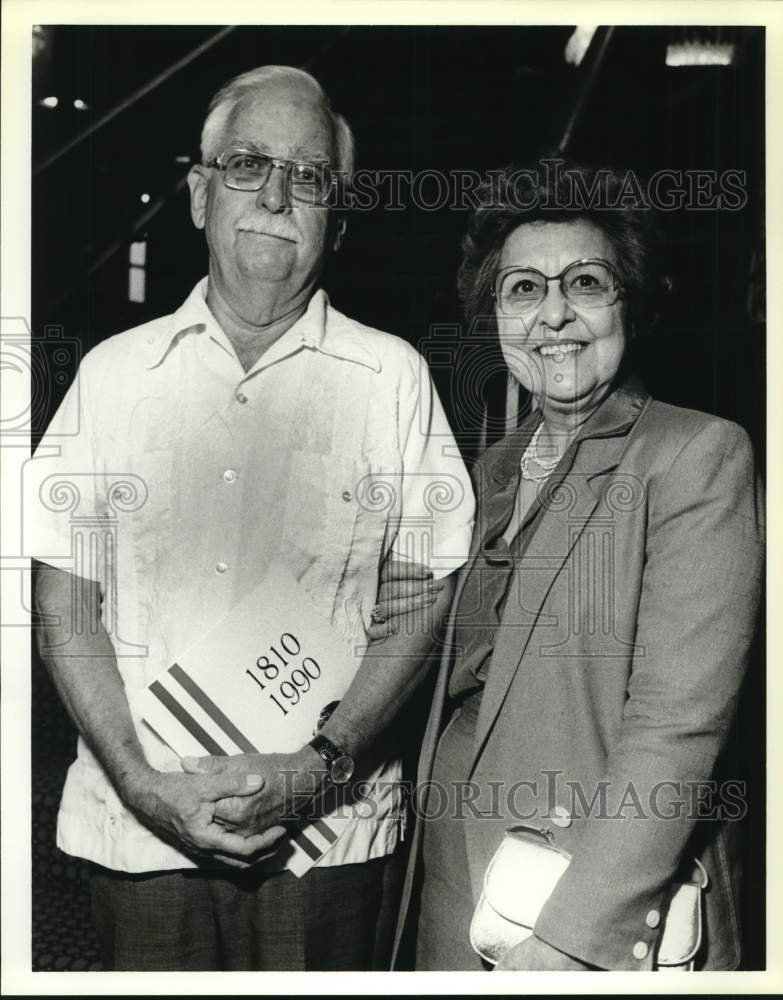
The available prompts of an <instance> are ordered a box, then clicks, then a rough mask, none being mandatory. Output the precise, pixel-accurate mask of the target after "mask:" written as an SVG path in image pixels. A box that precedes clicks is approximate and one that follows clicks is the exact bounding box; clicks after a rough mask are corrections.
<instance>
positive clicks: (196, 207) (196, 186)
mask: <svg viewBox="0 0 783 1000" xmlns="http://www.w3.org/2000/svg"><path fill="white" fill-rule="evenodd" d="M208 185H209V174H208V173H207V168H206V167H203V166H202V165H201V164H200V163H196V164H194V166H192V167H191V168H190V171H189V172H188V187H189V188H190V217H191V219H193V225H194V226H195V227H196V229H203V228H204V225H205V222H206V217H207V189H208Z"/></svg>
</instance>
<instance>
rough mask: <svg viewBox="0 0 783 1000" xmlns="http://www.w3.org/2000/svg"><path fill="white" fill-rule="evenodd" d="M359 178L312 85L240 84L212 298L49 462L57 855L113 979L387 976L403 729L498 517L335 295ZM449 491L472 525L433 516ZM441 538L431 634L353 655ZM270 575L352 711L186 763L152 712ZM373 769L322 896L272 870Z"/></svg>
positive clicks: (161, 336) (234, 95) (95, 355)
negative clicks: (81, 864) (331, 271)
mask: <svg viewBox="0 0 783 1000" xmlns="http://www.w3.org/2000/svg"><path fill="white" fill-rule="evenodd" d="M351 166H352V139H351V133H350V130H349V128H348V126H347V124H346V122H345V121H344V119H342V118H341V117H340V116H338V115H336V114H334V113H333V112H332V110H331V108H330V105H329V103H328V101H327V99H326V96H325V95H324V93H323V91H322V89H321V87H320V85H319V84H318V83H317V82H316V81H315V80H314V79H313V78H312V77H311V76H310V75H309V74H307V73H304V72H302V71H300V70H296V69H292V68H290V67H273V66H268V67H261V68H260V69H256V70H253V71H251V72H249V73H245V74H244V75H242V76H240V77H238V78H236V79H235V80H233V81H231V82H230V83H228V84H227V85H226V86H225V87H224V88H223V89H222V90H221V91H220V92H219V93H218V94H217V95H216V97H215V98H214V99H213V101H212V104H211V106H210V109H209V112H208V115H207V118H206V121H205V123H204V128H203V133H202V163H201V164H199V165H197V166H194V167H193V168H192V170H191V172H190V176H189V184H190V193H191V214H192V218H193V222H194V223H195V225H196V227H197V228H199V229H203V230H205V233H206V239H207V244H208V246H209V275H208V278H205V279H204V280H202V281H201V282H199V284H198V285H196V287H195V288H194V290H193V291H192V293H191V294H190V296H189V297H188V299H187V300H186V301H185V303H184V304H183V305H182V306H181V308H180V309H179V310H178V311H177V312H175V313H174V314H173V315H171V316H166V317H163V318H161V319H157V320H154V321H152V322H150V323H147V324H145V325H143V326H141V327H138V328H136V329H133V330H129V331H127V332H125V333H122V334H119V335H118V336H115V337H110V338H109V339H108V340H106V341H104V342H103V343H101V344H100V345H99V346H98V347H97V348H95V349H94V350H93V351H92V352H90V354H88V355H87V357H86V358H85V359H84V361H83V363H82V366H81V369H80V373H79V377H78V379H77V383H75V384H74V386H73V387H72V388H71V390H70V391H69V393H68V395H67V397H66V399H65V401H64V402H63V404H62V406H61V408H60V410H59V411H58V413H57V415H56V416H55V418H54V420H53V422H52V424H51V425H50V427H49V430H48V432H47V435H46V437H45V439H44V441H43V442H42V445H41V446H40V448H39V450H38V452H37V453H36V458H35V461H34V462H33V463H32V466H33V467H34V470H35V474H36V477H37V480H38V483H39V486H38V488H37V489H36V490H34V491H32V493H31V495H33V496H35V497H36V501H37V502H38V498H41V499H40V502H38V509H37V510H36V511H35V515H36V516H35V522H36V528H35V546H34V553H33V554H34V556H35V557H36V560H37V561H38V563H39V571H38V581H37V588H36V594H37V606H38V609H39V611H40V612H41V614H42V615H43V616H44V617H43V620H44V622H45V623H46V624H45V626H44V627H43V629H42V633H43V635H42V639H41V646H42V652H43V654H44V658H45V660H46V662H47V663H48V665H49V668H50V671H51V674H52V677H53V679H54V682H55V684H56V686H57V688H58V690H59V692H60V695H61V697H62V698H63V701H64V703H65V705H66V706H67V708H68V710H69V712H70V714H71V716H72V717H73V719H74V721H75V723H76V725H77V727H78V729H79V733H80V740H79V749H78V757H77V760H76V761H75V762H74V763H73V765H72V766H71V768H70V771H69V773H68V778H67V781H66V786H65V790H64V793H63V799H62V804H61V808H60V814H59V819H58V843H59V845H60V847H61V848H62V849H63V850H65V851H67V852H68V853H70V854H73V855H76V856H79V857H82V858H86V859H88V860H89V861H91V862H93V869H92V871H93V875H92V879H91V883H92V892H93V904H94V912H95V915H96V920H97V923H98V928H99V933H100V938H101V941H102V944H103V950H104V954H105V962H106V965H107V967H108V968H114V969H175V970H185V969H215V968H227V969H367V968H382V967H384V966H385V964H386V962H387V956H388V949H389V945H390V932H391V929H392V926H393V922H394V918H395V913H394V910H395V906H396V885H397V881H396V874H397V870H398V865H396V864H395V852H396V851H397V847H398V843H399V841H400V839H401V836H402V832H403V826H404V812H403V811H404V805H403V803H402V802H401V796H400V794H399V788H398V787H396V785H395V781H396V779H398V778H399V775H400V770H399V762H398V759H397V757H398V754H397V750H396V747H395V742H394V739H393V736H392V735H391V733H390V729H391V731H393V726H391V727H390V724H391V723H392V722H393V720H394V719H395V717H396V716H398V714H399V712H400V709H401V708H402V706H403V704H404V703H405V701H406V699H408V698H409V697H410V695H411V694H412V693H413V691H414V689H415V688H416V685H417V684H418V682H419V680H420V678H421V676H422V674H423V672H424V670H423V664H424V661H425V660H426V658H427V655H428V653H429V651H430V648H431V646H432V644H433V641H434V639H433V635H434V634H435V631H436V630H435V629H433V628H432V626H433V624H434V625H435V626H437V625H438V623H439V622H440V620H441V618H442V617H443V615H444V612H445V610H446V608H447V606H448V602H449V599H450V596H451V592H452V587H451V582H450V581H451V576H450V573H451V571H453V570H454V569H457V568H458V567H459V565H460V564H461V563H462V562H463V561H464V559H465V557H466V555H467V548H468V544H469V538H470V529H471V521H472V514H473V498H472V494H471V490H470V485H469V482H468V480H467V477H466V473H465V469H464V466H463V464H462V462H461V460H460V458H459V455H458V452H457V449H456V446H455V444H454V441H453V438H452V436H451V432H450V431H449V428H448V426H447V424H446V421H445V418H444V415H443V411H442V409H441V407H440V403H439V401H438V399H437V397H436V395H435V393H434V391H433V388H432V386H431V383H430V379H429V375H428V373H427V371H426V369H425V367H424V365H423V362H422V360H421V358H419V356H418V355H417V354H416V352H415V351H413V350H412V349H411V348H410V347H409V346H407V345H406V344H405V343H404V342H402V341H400V340H398V339H396V338H394V337H392V336H389V335H387V334H383V333H379V332H377V331H375V330H371V329H368V328H367V327H364V326H361V325H360V324H358V323H356V322H353V321H352V320H350V319H347V318H346V317H345V316H342V315H341V314H340V313H338V312H337V311H336V310H334V309H333V308H332V307H331V306H330V304H329V302H328V299H327V297H326V295H325V293H324V292H323V290H321V289H319V287H318V282H319V276H320V273H321V270H322V267H323V265H324V262H325V259H326V257H327V255H328V253H329V252H330V251H331V250H336V249H337V248H338V247H339V244H340V240H341V239H342V237H343V234H344V224H343V223H342V222H341V221H340V220H339V219H336V218H335V215H334V213H332V212H330V210H329V208H328V207H327V202H328V200H329V196H330V193H331V192H332V190H333V189H334V184H335V177H336V175H337V174H340V175H345V174H348V173H349V172H350V170H351ZM63 483H65V484H67V485H66V487H65V488H64V489H65V492H63V486H62V484H63ZM367 483H370V484H374V485H375V486H379V487H385V488H386V493H387V494H388V497H389V499H388V502H387V503H383V504H378V503H376V502H375V501H374V500H373V502H370V501H369V500H368V499H367V495H366V490H364V489H363V487H365V486H366V484H367ZM435 483H440V484H441V487H443V486H444V485H445V487H446V492H447V493H450V495H451V497H452V502H450V503H445V504H443V503H441V504H440V506H438V505H437V504H433V503H432V495H433V493H432V489H431V487H432V486H433V484H435ZM47 487H48V492H47ZM58 490H59V492H58ZM69 490H70V492H68V491H69ZM134 491H135V494H134ZM65 495H67V496H68V497H71V498H74V499H73V503H72V504H71V505H70V506H69V505H68V504H67V503H63V502H62V498H63V496H65ZM375 499H377V498H375ZM401 525H402V526H403V528H404V529H405V530H404V532H403V531H401V530H400V526H401ZM75 526H76V527H78V532H81V534H80V535H79V537H80V538H85V537H88V538H89V541H88V542H86V543H85V545H84V546H83V547H82V549H79V546H78V545H75V544H74V541H73V539H74V532H75V530H76V528H75ZM78 532H77V533H78ZM425 535H426V546H425V547H426V548H427V550H428V552H430V553H431V563H430V568H431V570H432V572H433V582H432V585H431V597H430V605H429V608H428V614H427V615H424V614H423V613H419V614H418V615H417V613H416V612H411V613H410V614H409V615H408V617H407V621H406V622H404V623H403V627H401V628H399V629H398V631H397V632H396V634H391V635H389V636H388V638H386V639H385V640H384V641H383V643H382V644H375V645H371V646H370V647H369V652H367V653H366V654H365V655H364V656H362V655H361V654H360V653H357V652H354V651H355V650H356V649H357V646H358V647H359V649H361V648H362V646H364V645H366V631H367V629H368V627H369V625H370V620H371V610H372V608H373V605H374V603H375V600H376V593H377V590H378V577H379V567H380V566H382V565H383V564H384V563H386V564H389V562H390V561H391V560H394V559H401V560H403V561H404V560H405V559H406V557H407V558H408V559H409V560H410V559H411V558H414V557H415V558H418V557H419V552H417V550H419V549H421V546H422V545H424V544H425V542H424V539H425ZM79 551H87V552H89V553H91V554H92V556H91V557H89V558H87V557H86V558H79V555H78V553H79ZM273 559H282V560H283V561H284V562H285V563H286V565H287V567H288V568H289V569H290V570H291V571H292V572H293V574H294V575H295V577H296V578H297V579H298V580H299V581H300V583H301V584H302V586H303V587H304V589H305V590H306V591H307V593H308V595H309V597H310V599H311V601H312V602H313V606H314V607H315V609H316V613H317V614H318V615H319V616H321V618H322V619H323V621H324V622H329V623H330V624H331V626H332V627H333V628H334V629H335V631H336V632H337V633H338V634H339V635H341V636H342V637H343V638H344V639H345V640H346V650H347V652H346V655H347V656H354V657H355V673H354V676H353V680H352V681H351V683H350V686H349V688H348V691H347V693H346V694H345V696H344V697H343V699H342V700H341V701H340V703H339V705H338V707H337V708H336V709H335V710H334V711H333V712H332V714H331V716H330V717H329V718H328V719H327V720H326V721H325V723H324V724H323V725H322V728H321V730H320V733H319V735H318V736H317V737H315V738H314V739H313V740H312V741H311V742H310V743H307V744H305V745H304V746H302V747H301V749H299V750H298V751H297V752H295V753H287V754H278V753H269V754H263V755H261V754H243V755H239V756H236V757H224V758H202V759H187V758H186V759H185V760H184V761H180V760H179V758H178V757H177V756H176V755H175V754H174V753H173V751H172V750H170V749H169V747H168V746H167V745H166V744H165V743H164V742H163V741H162V740H161V739H159V738H158V736H157V735H156V734H155V733H154V732H153V731H152V730H151V729H150V728H148V727H147V726H146V725H145V724H144V723H143V722H142V719H141V714H140V711H139V709H138V708H137V706H136V698H137V696H138V693H139V692H140V691H141V690H142V689H143V688H144V687H145V686H146V685H147V684H149V683H150V681H151V680H152V679H153V678H154V677H155V676H156V675H157V674H158V673H159V672H160V671H161V670H163V669H166V668H167V667H168V666H170V665H171V664H172V663H174V662H175V660H176V658H177V656H178V655H180V654H181V651H182V650H185V649H187V648H188V647H189V646H190V645H192V643H193V642H194V640H196V639H198V638H199V637H200V636H201V635H203V634H204V633H205V632H207V631H208V630H209V629H210V628H212V627H213V626H215V625H216V624H217V623H219V622H220V621H221V619H222V618H224V617H225V616H226V614H227V613H228V612H229V610H230V609H231V608H232V607H233V606H234V605H236V604H237V603H238V602H239V601H240V600H241V599H242V598H243V597H244V596H246V595H247V594H249V593H251V592H252V590H253V589H254V588H255V587H256V586H257V585H258V583H259V581H260V580H261V578H262V577H263V576H264V573H265V571H266V568H267V567H268V566H269V565H270V563H271V562H272V560H273ZM354 769H355V770H356V773H357V774H361V775H362V777H363V778H365V779H368V778H369V782H367V781H366V782H365V785H364V791H365V793H366V794H365V795H364V797H363V798H362V799H361V800H360V801H358V802H357V801H356V800H355V799H351V797H350V796H346V797H344V798H342V799H340V803H341V804H338V806H337V808H338V809H339V810H342V812H341V815H342V816H346V815H347V816H349V817H350V819H349V821H348V822H347V826H346V827H345V830H344V832H343V833H342V834H341V835H340V836H339V838H338V839H337V840H336V842H335V843H334V844H333V845H332V846H331V848H329V849H328V850H327V851H326V853H324V854H323V855H322V856H321V857H320V859H319V860H318V863H317V864H316V865H315V866H314V867H312V868H311V869H310V870H309V871H307V872H306V873H305V874H304V875H302V876H301V877H299V878H297V877H296V876H295V875H294V874H293V873H292V872H291V871H290V870H288V869H287V868H286V862H285V861H284V860H282V859H281V855H280V852H279V851H278V852H277V853H276V851H275V848H276V846H279V838H280V837H281V836H282V835H283V833H284V829H285V828H284V827H282V826H281V825H280V824H281V821H282V820H284V819H285V818H286V817H290V815H291V814H292V811H293V810H294V808H295V807H296V808H298V809H300V810H301V808H302V805H303V802H304V803H307V802H308V801H309V800H311V799H312V800H314V801H315V800H317V801H321V802H323V801H324V800H325V798H326V796H327V793H329V792H336V791H337V790H338V789H339V787H340V786H343V785H344V784H345V782H346V778H347V776H348V773H349V772H351V771H352V770H354ZM368 789H369V790H368ZM294 800H295V801H294ZM360 807H361V808H360ZM346 810H347V813H346Z"/></svg>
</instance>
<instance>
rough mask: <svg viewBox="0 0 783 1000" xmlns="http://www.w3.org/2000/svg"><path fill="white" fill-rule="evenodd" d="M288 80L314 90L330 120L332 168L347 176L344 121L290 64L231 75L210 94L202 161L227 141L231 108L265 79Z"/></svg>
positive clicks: (312, 81) (350, 142) (348, 139)
mask: <svg viewBox="0 0 783 1000" xmlns="http://www.w3.org/2000/svg"><path fill="white" fill-rule="evenodd" d="M277 80H291V81H296V82H297V83H305V84H306V85H307V86H309V87H311V88H312V90H313V91H314V92H315V94H316V96H317V98H318V101H319V102H320V104H321V106H322V108H323V110H324V112H325V113H326V115H327V116H328V117H329V119H330V121H331V123H332V134H333V137H334V147H335V151H336V163H335V164H334V166H335V168H336V169H337V170H338V171H340V172H341V173H344V174H345V175H346V177H350V176H351V174H352V173H353V160H354V138H353V133H352V132H351V128H350V126H349V124H348V122H347V121H346V120H345V118H343V116H342V115H338V114H337V113H336V112H335V111H333V110H332V105H331V103H330V101H329V98H328V97H327V96H326V92H325V91H324V89H323V87H322V86H321V84H320V83H319V82H318V81H317V80H316V78H315V77H314V76H311V75H310V74H309V73H307V72H306V71H305V70H303V69H296V68H295V67H294V66H258V67H257V68H256V69H251V70H249V71H248V72H247V73H242V74H240V76H236V77H234V79H233V80H229V81H228V83H226V84H224V86H222V87H221V88H220V90H219V91H218V92H217V93H216V94H215V96H214V97H213V98H212V100H211V102H210V105H209V109H208V110H207V117H206V118H205V120H204V127H203V128H202V130H201V158H202V161H203V162H204V163H208V162H209V161H210V160H213V159H215V158H216V157H218V156H220V154H221V153H222V152H223V150H224V148H225V144H226V142H227V141H228V136H227V135H226V132H227V130H228V125H229V121H230V119H231V115H232V114H233V111H234V108H236V106H237V104H238V103H239V102H240V101H241V100H242V98H243V97H245V96H247V94H250V93H252V92H253V91H254V90H258V89H260V88H261V87H262V86H263V85H264V84H265V83H269V82H270V81H277Z"/></svg>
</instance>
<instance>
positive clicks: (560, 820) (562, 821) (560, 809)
mask: <svg viewBox="0 0 783 1000" xmlns="http://www.w3.org/2000/svg"><path fill="white" fill-rule="evenodd" d="M550 818H551V820H552V822H553V823H554V824H555V826H559V827H560V828H561V829H562V830H565V829H567V828H568V827H569V826H570V825H571V814H570V813H569V811H568V810H567V809H566V808H565V806H555V808H554V809H553V810H552V816H551V817H550Z"/></svg>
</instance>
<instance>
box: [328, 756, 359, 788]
mask: <svg viewBox="0 0 783 1000" xmlns="http://www.w3.org/2000/svg"><path fill="white" fill-rule="evenodd" d="M353 769H354V763H353V759H352V758H351V757H347V756H345V755H344V754H343V756H341V757H335V758H334V760H333V761H332V766H331V767H330V769H329V777H330V778H331V779H332V781H333V782H334V784H335V785H344V784H345V782H346V781H349V780H350V778H351V776H352V774H353Z"/></svg>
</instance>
